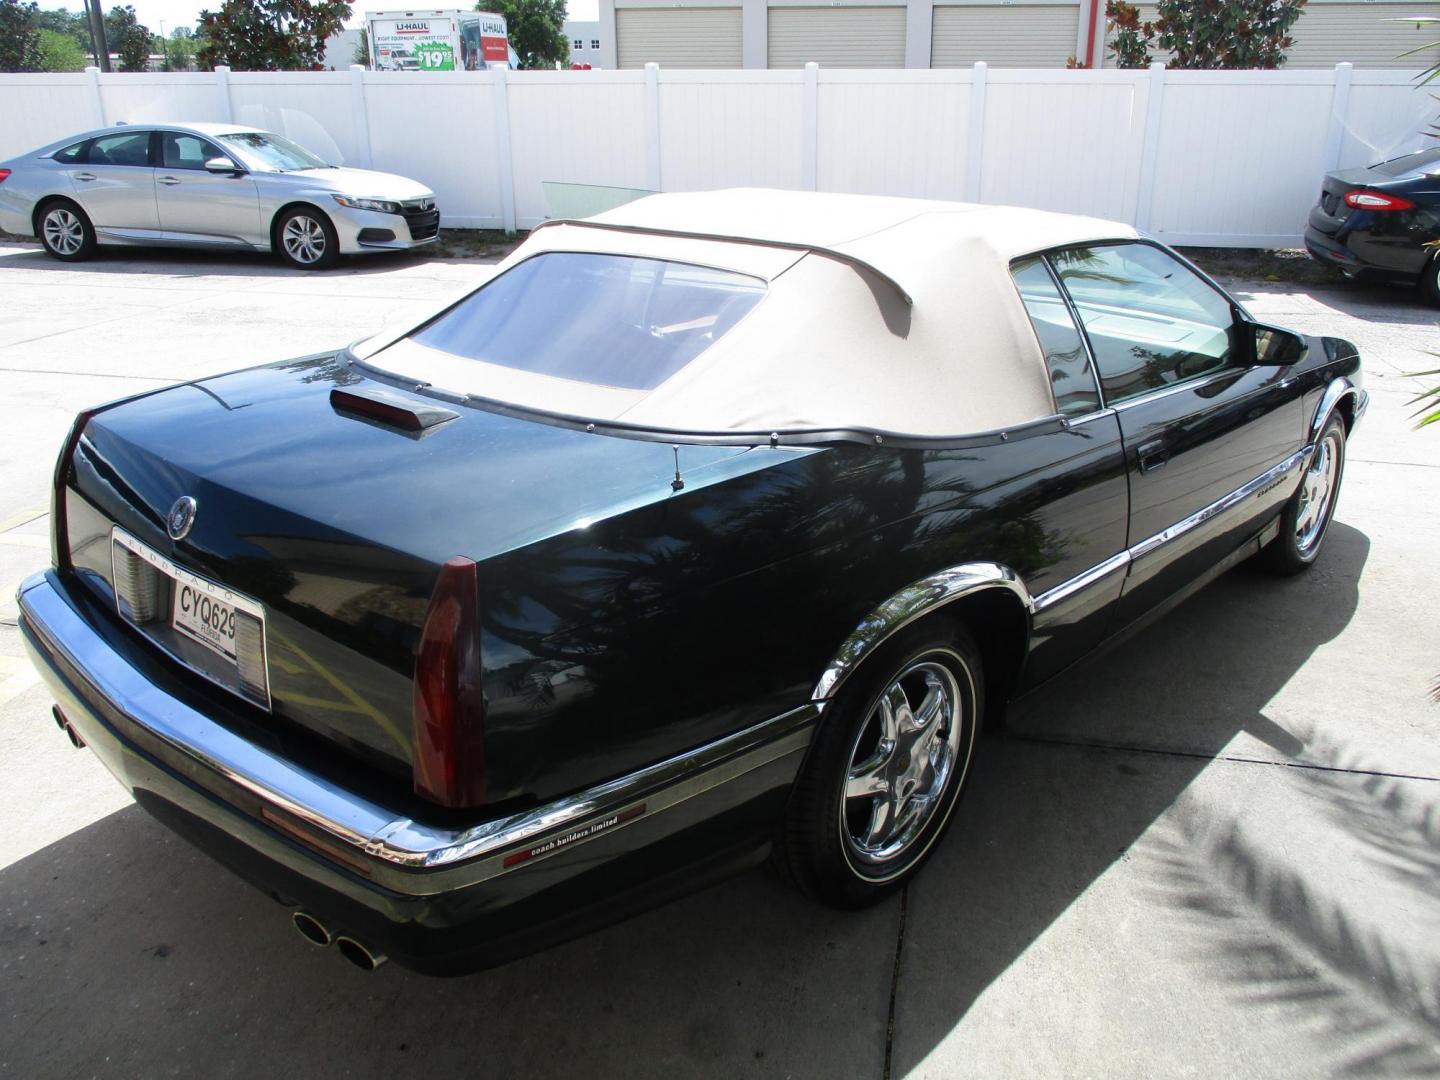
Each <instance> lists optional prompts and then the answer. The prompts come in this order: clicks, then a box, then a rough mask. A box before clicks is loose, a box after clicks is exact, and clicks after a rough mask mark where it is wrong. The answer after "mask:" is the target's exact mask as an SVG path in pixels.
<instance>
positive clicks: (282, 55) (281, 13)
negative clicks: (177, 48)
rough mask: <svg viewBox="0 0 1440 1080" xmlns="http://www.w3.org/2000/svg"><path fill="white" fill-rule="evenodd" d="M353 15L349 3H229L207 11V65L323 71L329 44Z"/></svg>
mask: <svg viewBox="0 0 1440 1080" xmlns="http://www.w3.org/2000/svg"><path fill="white" fill-rule="evenodd" d="M349 17H350V5H349V4H348V3H346V0H225V2H224V3H223V4H222V5H221V7H220V10H219V11H202V12H201V13H200V27H199V31H198V34H199V36H200V37H202V38H204V39H205V43H204V44H203V45H202V46H201V47H200V52H199V60H200V64H201V66H202V67H207V68H213V67H215V66H216V65H217V64H228V65H229V66H230V67H232V68H234V69H235V70H236V71H319V70H320V68H321V67H322V64H323V61H324V59H325V40H326V39H327V38H329V37H330V36H331V35H333V34H337V33H339V32H340V30H341V29H343V28H344V25H345V20H346V19H348V18H349Z"/></svg>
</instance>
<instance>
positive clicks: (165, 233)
mask: <svg viewBox="0 0 1440 1080" xmlns="http://www.w3.org/2000/svg"><path fill="white" fill-rule="evenodd" d="M0 229H4V230H5V231H6V232H11V233H16V234H19V235H32V236H38V237H39V238H40V242H41V243H42V244H44V245H45V250H46V251H48V252H49V253H50V254H51V255H53V256H55V257H56V258H57V259H65V260H67V261H69V260H77V259H85V258H89V257H90V256H91V255H93V254H94V252H95V247H96V245H97V244H142V245H158V246H167V247H168V246H183V247H190V248H207V249H208V248H215V249H222V248H231V249H242V250H252V251H274V252H276V253H277V254H279V256H280V257H281V258H282V259H284V260H285V261H286V262H288V263H290V264H291V265H292V266H296V267H299V268H301V269H305V270H316V269H320V268H322V267H325V266H329V265H331V264H332V263H333V262H334V261H335V259H336V257H337V256H339V255H342V254H347V255H358V254H362V253H365V252H373V251H386V250H395V249H397V248H412V247H417V246H419V245H421V244H429V243H433V242H434V240H435V238H436V236H437V235H438V234H439V231H440V212H439V211H438V210H437V209H436V207H435V195H434V193H433V192H432V191H430V190H429V189H428V188H427V187H425V186H424V185H423V184H420V183H417V182H416V181H414V180H408V179H406V178H405V177H403V176H395V175H393V174H391V173H382V172H371V171H369V170H367V169H347V168H341V167H339V166H335V165H329V164H327V163H326V162H324V161H322V160H321V159H320V158H318V157H316V156H315V155H314V154H312V153H310V152H309V151H308V150H305V149H304V148H303V147H300V146H297V145H296V144H295V143H293V142H291V141H290V140H289V139H286V138H285V137H284V136H281V135H275V134H272V133H270V132H268V131H257V130H255V129H254V128H247V127H241V126H238V125H235V124H143V125H142V124H136V125H133V126H132V125H121V126H118V127H111V128H105V129H103V130H100V131H90V132H86V133H85V134H83V135H74V136H71V137H70V138H68V139H61V140H60V141H59V142H56V143H52V144H51V145H49V146H46V147H43V148H41V149H40V150H36V151H34V152H33V153H29V154H22V155H21V156H20V157H17V158H13V159H11V160H10V161H4V162H0Z"/></svg>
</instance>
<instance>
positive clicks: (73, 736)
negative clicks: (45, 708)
mask: <svg viewBox="0 0 1440 1080" xmlns="http://www.w3.org/2000/svg"><path fill="white" fill-rule="evenodd" d="M50 715H51V716H53V717H54V718H55V726H56V727H58V728H59V729H60V730H61V731H63V732H64V733H65V737H66V738H67V739H69V740H70V745H71V746H73V747H75V749H76V750H84V749H85V740H84V739H82V738H81V737H80V733H79V732H78V731H76V730H75V726H74V725H73V724H71V723H70V718H69V717H67V716H66V715H65V714H64V713H63V712H61V711H60V706H59V705H51V706H50Z"/></svg>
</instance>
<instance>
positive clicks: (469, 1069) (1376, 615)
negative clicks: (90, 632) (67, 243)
mask: <svg viewBox="0 0 1440 1080" xmlns="http://www.w3.org/2000/svg"><path fill="white" fill-rule="evenodd" d="M487 272H488V271H487V268H486V266H485V265H483V264H478V263H465V262H441V261H425V260H423V259H416V258H408V259H402V260H394V261H383V262H382V261H381V260H378V259H377V260H373V261H370V262H362V263H352V264H348V265H344V266H342V267H341V268H340V269H337V270H335V271H332V272H327V273H323V274H316V275H296V274H293V273H290V272H287V271H284V270H281V269H280V268H278V267H277V266H275V265H273V264H272V263H270V262H269V261H268V260H264V259H259V258H244V257H240V258H234V259H227V260H224V261H219V260H212V259H209V258H207V257H204V256H198V255H183V254H181V255H177V254H173V253H148V252H147V253H141V254H140V255H138V256H135V257H117V256H114V255H111V256H109V257H106V258H104V259H102V260H100V261H97V262H95V263H91V264H82V265H78V266H70V265H62V264H58V263H56V262H53V261H50V260H48V259H46V258H45V257H44V256H43V255H42V254H41V253H40V252H39V251H38V250H37V249H35V248H27V247H4V246H0V822H3V823H4V827H3V828H0V1076H13V1077H25V1078H29V1077H62V1076H63V1077H71V1076H119V1077H132V1076H147V1077H148V1076H160V1075H176V1076H191V1075H203V1076H207V1077H228V1076H261V1075H292V1076H301V1077H341V1076H362V1077H363V1076H380V1075H396V1074H399V1075H409V1074H412V1073H413V1074H415V1075H423V1074H431V1075H436V1076H441V1075H444V1076H459V1075H472V1074H482V1073H483V1074H484V1075H487V1076H502V1077H503V1076H521V1075H523V1076H527V1077H540V1076H571V1075H585V1076H589V1077H608V1076H624V1077H627V1078H629V1077H641V1076H666V1077H671V1076H677V1075H678V1076H694V1075H711V1076H726V1077H730V1076H738V1075H752V1076H766V1077H769V1076H797V1077H801V1076H803V1077H851V1076H856V1077H873V1078H876V1080H879V1078H881V1077H886V1076H893V1077H901V1076H912V1075H913V1076H961V1077H968V1076H976V1077H981V1076H983V1077H1005V1076H1058V1075H1065V1076H1105V1077H1118V1076H1127V1077H1128V1076H1134V1077H1152V1076H1191V1075H1194V1076H1216V1075H1232V1076H1291V1075H1317V1074H1334V1073H1343V1074H1361V1075H1429V1074H1435V1073H1440V739H1437V738H1436V732H1437V729H1440V705H1437V704H1433V703H1431V702H1430V700H1429V699H1428V693H1429V691H1430V688H1431V686H1432V684H1433V682H1434V680H1435V678H1436V677H1437V675H1440V585H1437V581H1436V574H1435V565H1436V564H1435V557H1434V545H1435V538H1436V537H1437V535H1440V429H1435V428H1432V429H1429V430H1428V431H1427V432H1419V433H1417V432H1412V431H1411V430H1410V429H1409V426H1408V421H1407V419H1406V413H1407V410H1406V408H1405V402H1406V400H1407V398H1408V397H1409V396H1410V395H1411V394H1412V393H1413V392H1414V387H1413V386H1412V384H1411V382H1410V381H1409V380H1406V379H1404V378H1403V377H1402V373H1403V372H1406V371H1413V370H1418V369H1422V368H1434V367H1437V366H1440V361H1437V360H1436V359H1435V358H1433V357H1430V356H1427V355H1426V351H1425V350H1427V349H1433V350H1437V351H1440V320H1437V312H1435V311H1434V310H1431V309H1426V308H1424V307H1422V306H1420V304H1419V303H1418V301H1417V298H1416V297H1414V296H1413V295H1412V294H1410V293H1408V292H1404V291H1398V290H1396V291H1390V290H1384V289H1372V288H1359V287H1354V286H1351V287H1341V286H1333V287H1331V286H1326V287H1306V288H1304V289H1301V288H1299V287H1297V286H1284V285H1255V284H1246V283H1243V282H1241V283H1234V282H1232V283H1231V284H1232V285H1233V286H1234V287H1235V288H1236V290H1237V292H1238V293H1239V294H1240V296H1241V297H1242V299H1244V300H1245V301H1246V302H1247V303H1248V304H1249V305H1250V307H1251V308H1252V310H1253V311H1254V312H1255V313H1256V314H1257V316H1258V317H1260V318H1262V319H1265V320H1267V321H1271V322H1275V323H1278V324H1281V325H1287V326H1291V327H1293V328H1295V329H1298V330H1303V331H1308V332H1318V333H1327V334H1335V335H1339V336H1343V337H1347V338H1350V339H1351V340H1353V341H1355V342H1356V343H1357V344H1358V345H1359V346H1360V348H1361V351H1362V354H1363V355H1364V357H1365V360H1366V364H1367V372H1368V373H1367V382H1368V388H1369V389H1370V391H1371V394H1372V398H1371V408H1370V412H1369V415H1368V416H1367V418H1366V420H1365V423H1364V424H1363V426H1362V427H1361V428H1360V429H1359V431H1358V432H1357V437H1356V439H1355V440H1354V442H1353V443H1352V446H1351V454H1350V458H1349V463H1348V466H1347V472H1346V477H1345V484H1344V490H1343V492H1342V495H1341V499H1340V504H1339V511H1338V514H1337V518H1336V522H1335V525H1334V527H1333V529H1332V531H1331V534H1330V537H1329V540H1328V545H1327V549H1326V551H1325V553H1324V555H1323V557H1322V560H1321V563H1320V564H1319V565H1318V566H1317V567H1316V568H1315V569H1314V570H1313V571H1312V572H1311V573H1309V574H1307V575H1305V576H1303V577H1302V578H1299V579H1293V580H1289V581H1284V582H1279V581H1275V580H1273V579H1268V578H1265V577H1262V576H1259V575H1258V574H1255V573H1254V572H1252V571H1250V570H1248V569H1247V568H1245V567H1241V568H1240V569H1238V570H1236V571H1234V572H1232V573H1230V574H1229V575H1227V576H1226V577H1224V578H1223V579H1221V580H1220V581H1218V582H1217V583H1215V584H1214V585H1212V586H1210V587H1209V588H1207V589H1206V590H1205V591H1203V592H1202V593H1201V594H1199V595H1198V596H1196V597H1195V598H1193V599H1191V600H1190V601H1188V602H1187V603H1186V604H1184V605H1183V606H1182V607H1180V608H1179V609H1177V610H1176V611H1175V612H1173V613H1172V614H1170V615H1169V616H1167V617H1166V618H1165V619H1163V620H1162V621H1160V622H1158V623H1156V624H1155V625H1153V626H1152V627H1150V628H1149V629H1148V630H1147V631H1145V632H1144V633H1143V634H1142V635H1140V636H1139V637H1137V638H1135V639H1132V640H1130V641H1129V642H1127V643H1125V644H1123V645H1121V646H1119V647H1117V648H1115V649H1112V650H1111V651H1109V652H1108V653H1106V654H1104V655H1103V656H1101V657H1099V658H1098V659H1097V660H1095V661H1094V662H1093V663H1091V664H1089V665H1088V666H1086V667H1085V668H1083V669H1082V670H1077V671H1074V672H1072V673H1069V674H1067V675H1066V676H1063V677H1062V678H1061V679H1059V680H1057V681H1056V682H1055V683H1054V684H1052V685H1051V686H1050V687H1048V688H1046V689H1044V690H1042V691H1041V692H1040V693H1039V694H1037V695H1035V696H1033V697H1032V698H1030V699H1029V700H1027V701H1026V702H1024V703H1023V704H1022V705H1020V706H1019V707H1017V708H1016V709H1015V711H1014V713H1013V715H1012V723H1011V732H1010V734H1008V735H1006V736H1003V737H995V738H991V739H989V740H988V741H987V744H986V745H985V746H984V747H983V751H984V760H983V761H982V762H981V768H980V771H979V772H978V774H977V776H976V780H975V784H974V786H973V788H972V790H971V792H970V795H969V796H968V798H967V800H966V802H965V803H964V804H963V806H962V807H961V809H960V812H959V814H958V816H957V819H956V820H955V822H954V825H953V827H952V829H951V831H950V833H949V835H948V837H947V839H946V841H945V843H944V844H943V845H942V847H941V848H940V850H939V851H938V852H937V854H936V857H935V858H934V859H933V861H932V862H931V864H930V865H929V866H928V867H927V869H926V872H925V873H924V875H923V876H922V877H921V878H920V879H919V880H918V881H917V882H916V883H915V884H914V885H912V886H911V887H910V889H909V890H908V892H907V893H906V894H905V895H904V896H903V898H900V899H897V900H895V901H894V902H891V903H889V904H887V905H884V906H881V907H879V908H877V909H874V910H871V911H868V912H865V913H862V914H858V915H842V914H838V913H835V912H831V911H827V910H824V909H821V908H817V907H814V906H811V905H810V904H808V903H806V902H805V901H803V900H801V899H800V898H799V897H798V896H797V895H796V894H794V893H793V892H792V891H791V890H790V889H789V888H788V887H787V886H785V885H784V884H783V883H780V882H778V881H776V880H774V879H772V878H771V877H769V876H767V875H766V874H764V873H760V872H756V873H753V874H750V875H748V876H745V877H742V878H739V879H736V880H733V881H730V882H728V883H726V884H723V885H721V886H719V887H717V888H714V889H711V890H709V891H707V892H704V893H702V894H699V895H696V896H693V897H690V898H688V899H686V900H683V901H681V902H678V903H675V904H672V905H669V906H667V907H665V908H662V909H660V910H658V911H655V912H652V913H650V914H647V915H644V916H642V917H640V918H637V919H634V920H632V921H630V922H628V923H625V924H623V925H620V926H616V927H614V928H612V929H610V930H606V931H603V932H601V933H598V934H595V935H592V936H590V937H587V938H584V939H582V940H580V941H576V942H574V943H572V944H569V945H565V946H562V947H560V948H557V949H554V950H551V951H549V952H546V953H543V954H541V955H538V956H535V957H532V958H530V959H527V960H523V961H520V962H517V963H514V964H512V965H510V966H508V967H505V968H502V969H498V970H495V971H491V972H488V973H484V974H481V975H477V976H473V977H469V978H465V979H459V980H443V981H442V980H430V979H425V978H423V977H420V976H415V975H411V974H410V973H408V972H405V971H403V970H398V969H396V968H395V967H394V966H393V965H392V966H389V967H386V968H383V969H382V970H380V971H379V972H377V973H375V974H373V975H364V974H361V973H360V972H358V971H356V970H355V969H353V968H351V967H350V966H349V965H347V964H345V963H344V962H343V961H342V960H341V959H340V958H339V957H338V956H337V955H336V954H335V952H334V951H333V950H327V951H323V952H322V951H318V950H315V949H313V948H310V947H307V946H306V945H305V944H304V943H303V942H302V941H301V940H300V938H299V937H298V935H296V933H295V932H294V930H293V929H292V928H291V926H290V924H289V920H288V917H287V913H286V912H285V911H284V910H283V909H281V908H279V907H277V906H276V905H275V904H274V903H273V902H272V901H270V900H269V899H267V898H266V897H264V896H262V895H260V894H259V893H257V892H254V891H252V890H250V889H249V888H248V887H246V886H244V885H242V884H241V883H239V882H238V881H237V880H236V879H234V878H232V877H231V876H230V875H229V873H228V872H227V871H225V870H223V869H222V868H220V867H219V866H217V865H215V864H213V863H211V862H210V861H208V860H207V859H206V858H205V857H204V856H203V855H201V854H199V853H198V852H196V851H194V850H192V849H191V848H189V847H188V846H187V845H186V844H185V843H184V842H182V841H180V840H178V839H175V838H173V837H172V836H171V834H170V833H168V832H167V831H166V830H165V829H163V828H161V827H160V826H159V825H157V824H155V823H153V822H152V821H151V820H150V819H149V818H148V817H147V816H146V815H145V814H144V813H143V812H141V811H140V810H139V809H138V808H137V807H135V806H133V805H131V803H130V802H129V799H128V797H127V796H126V795H125V794H124V793H123V792H122V791H121V790H120V789H119V787H118V785H117V784H115V783H114V782H113V781H112V780H111V778H110V777H109V775H108V774H107V773H105V771H104V770H103V768H102V767H101V766H100V765H99V764H98V762H96V761H95V760H94V758H93V756H92V755H90V754H88V753H86V752H79V753H77V752H76V751H74V750H72V749H71V747H70V746H69V744H68V743H67V742H66V741H65V740H64V738H63V737H62V736H61V735H60V734H59V733H58V732H57V731H56V730H55V727H54V725H53V724H52V723H51V721H50V718H49V705H50V702H49V700H48V698H47V696H46V694H45V692H44V690H43V689H42V688H41V687H40V686H38V685H37V684H36V682H35V679H34V677H33V675H32V674H31V673H30V671H29V669H28V665H27V664H26V662H25V660H24V659H23V657H22V650H21V646H20V642H19V637H18V632H17V630H16V627H15V618H16V613H15V607H14V604H13V595H14V589H15V586H16V585H17V584H18V582H19V581H20V580H21V578H22V577H23V576H25V575H26V574H28V573H29V572H31V571H33V570H35V569H37V568H39V567H41V566H42V565H44V564H45V562H46V561H47V559H48V557H49V555H48V541H47V539H46V529H47V519H46V517H45V515H46V511H47V502H48V490H49V484H50V470H51V465H52V461H53V457H54V454H55V452H56V451H57V449H58V447H59V443H60V441H61V439H62V437H63V435H64V432H65V430H66V428H67V427H68V425H69V422H70V419H71V417H72V416H73V414H74V413H75V412H76V411H77V410H78V409H80V408H82V407H84V406H87V405H91V404H94V403H96V402H99V401H104V400H109V399H111V398H115V397H119V396H122V395H126V394H130V393H134V392H137V391H140V390H144V389H146V388H148V387H152V386H156V385H160V384H163V383H166V382H171V381H175V380H180V379H189V378H194V377H197V376H202V375H206V374H211V373H215V372H219V371H223V370H227V369H230V368H235V367H241V366H247V365H250V364H255V363H260V362H264V361H267V360H275V359H281V358H283V357H287V356H294V355H300V354H303V353H306V352H311V351H315V350H318V349H321V348H325V347H329V346H333V345H335V344H340V343H344V342H346V341H349V340H353V339H355V338H357V337H361V336H363V335H365V334H368V333H370V332H372V331H374V330H376V329H378V328H379V327H380V326H381V325H382V324H384V323H385V322H387V321H389V320H391V319H400V318H404V317H406V316H407V315H410V314H413V313H415V312H417V311H419V310H420V309H422V308H424V307H428V306H430V305H431V304H433V303H434V302H436V301H437V300H439V299H443V298H444V297H446V296H448V295H450V294H451V293H453V292H455V291H457V290H458V289H461V288H463V287H465V286H466V284H467V283H471V282H474V281H476V280H479V279H480V278H481V277H482V276H483V275H484V274H486V273H487Z"/></svg>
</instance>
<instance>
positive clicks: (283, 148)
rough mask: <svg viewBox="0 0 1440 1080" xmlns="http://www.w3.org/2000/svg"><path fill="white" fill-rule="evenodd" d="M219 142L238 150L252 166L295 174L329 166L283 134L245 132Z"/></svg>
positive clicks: (224, 137)
mask: <svg viewBox="0 0 1440 1080" xmlns="http://www.w3.org/2000/svg"><path fill="white" fill-rule="evenodd" d="M220 141H221V142H222V143H224V144H225V145H226V146H227V147H229V148H230V149H233V150H235V151H236V152H237V153H238V154H239V155H240V156H241V157H242V158H244V159H245V160H246V162H247V163H248V164H249V165H251V166H252V167H256V166H258V167H259V168H262V169H273V170H275V171H277V172H294V171H295V170H297V169H325V168H329V166H328V165H327V164H326V163H325V162H323V161H321V160H320V159H319V158H318V157H316V156H315V155H314V154H312V153H310V151H309V150H306V149H305V148H304V147H302V146H296V145H295V144H294V143H293V142H291V141H290V140H289V139H287V138H285V137H284V136H282V135H271V134H270V133H269V132H267V131H245V132H240V133H238V134H234V135H221V136H220Z"/></svg>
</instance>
